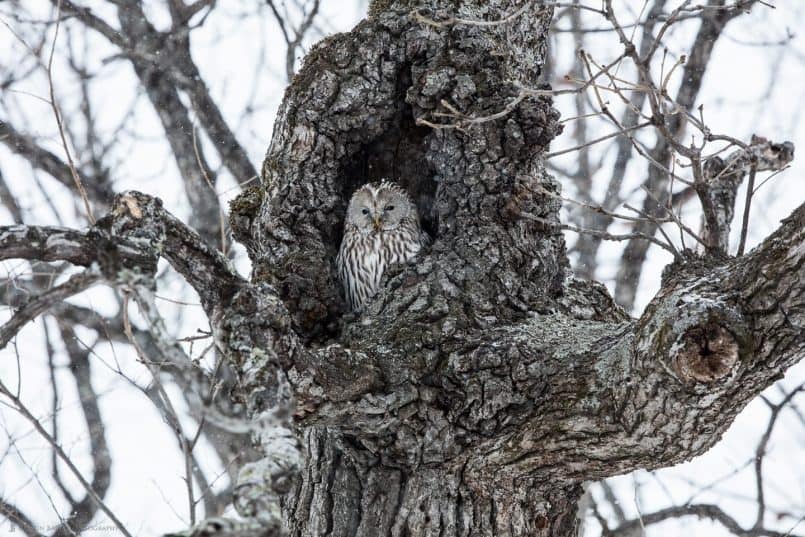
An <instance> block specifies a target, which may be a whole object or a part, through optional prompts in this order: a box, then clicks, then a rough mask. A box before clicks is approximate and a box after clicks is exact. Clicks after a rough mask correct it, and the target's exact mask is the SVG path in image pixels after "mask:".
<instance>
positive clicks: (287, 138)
mask: <svg viewBox="0 0 805 537" xmlns="http://www.w3.org/2000/svg"><path fill="white" fill-rule="evenodd" d="M430 7H431V9H423V10H420V11H419V12H418V13H419V14H420V15H421V16H420V17H417V16H414V15H413V12H412V8H411V6H410V5H408V4H406V3H401V2H397V3H391V4H383V5H381V3H375V5H374V9H373V14H374V15H373V17H371V18H370V19H368V20H366V21H364V22H363V23H361V24H360V25H359V26H358V27H357V28H356V29H355V30H353V31H352V32H350V33H348V34H341V35H337V36H334V37H332V38H329V39H327V40H325V41H324V42H323V43H321V44H320V45H319V46H317V47H316V48H314V49H313V50H312V51H311V52H310V54H309V56H308V58H307V59H306V62H305V65H304V67H303V68H302V70H301V71H300V73H299V75H297V77H296V78H295V80H294V83H293V84H292V85H291V87H290V88H289V90H288V92H287V94H286V97H285V101H284V103H283V105H282V108H281V110H280V113H279V116H278V120H277V124H276V127H275V132H274V138H273V141H272V144H271V147H270V148H269V150H268V153H267V156H266V160H265V162H264V166H263V181H264V183H263V187H262V190H261V191H257V190H255V191H252V192H250V193H248V194H247V195H246V196H244V197H242V198H241V199H240V201H239V202H236V203H235V204H234V205H233V213H234V215H233V227H235V230H236V232H237V233H238V236H239V237H240V238H242V239H243V240H244V241H245V242H246V244H247V246H248V248H249V252H250V255H251V257H252V260H253V262H254V267H255V269H254V273H253V278H254V279H255V280H256V281H268V282H271V283H272V284H273V285H274V286H276V288H277V290H278V292H279V294H280V297H281V298H282V300H283V302H284V303H285V304H286V305H287V307H288V309H289V313H290V315H291V317H292V318H293V327H294V329H295V331H296V332H297V333H298V334H299V335H300V337H301V338H302V340H303V341H305V342H306V343H307V344H308V345H310V346H313V347H316V346H319V345H323V346H325V347H324V348H331V346H338V347H339V348H341V349H349V351H348V352H350V353H354V352H360V353H361V355H362V356H364V357H368V362H369V363H372V364H373V365H374V366H375V367H376V368H378V370H379V372H380V374H379V377H374V376H372V382H369V383H366V385H367V386H371V390H370V393H361V391H360V390H356V391H355V392H353V394H352V395H353V401H352V403H351V404H348V405H338V404H337V403H335V402H332V401H330V402H324V403H322V402H321V401H317V400H310V399H306V398H305V397H304V396H302V397H300V409H299V411H298V413H297V426H298V431H299V434H301V435H302V437H303V441H302V449H303V451H304V453H305V455H306V460H307V462H306V466H305V469H304V470H303V471H302V472H301V474H300V476H299V477H298V479H297V482H296V485H295V487H294V488H293V490H292V491H291V492H290V493H289V494H288V495H287V496H286V497H285V499H284V512H285V515H286V517H287V523H288V525H289V527H290V529H291V532H292V534H293V535H299V536H307V535H322V534H328V535H360V536H367V537H368V536H374V535H388V534H391V535H489V534H495V535H570V534H572V533H573V527H574V524H575V522H574V520H575V503H576V500H577V499H578V496H579V495H580V493H581V488H580V486H579V485H580V483H581V482H582V481H583V480H585V479H594V478H600V477H605V476H608V475H613V474H617V473H622V472H626V471H629V470H632V469H635V468H641V467H650V468H654V467H659V466H666V465H669V464H674V463H677V462H680V461H683V460H686V459H688V458H690V457H692V456H694V455H696V454H699V453H701V452H703V451H704V450H706V449H707V447H709V446H711V445H712V444H713V443H714V442H715V441H716V440H717V439H718V437H719V436H720V434H721V432H723V431H724V430H725V428H726V427H727V426H728V425H729V423H730V422H731V421H732V418H733V417H734V416H735V414H736V413H737V412H738V411H739V410H740V408H742V407H743V406H744V404H745V403H746V402H747V401H748V400H749V399H750V398H751V397H753V396H754V395H756V394H757V393H758V392H759V391H760V389H762V387H764V386H766V385H768V383H769V382H771V380H772V379H773V378H775V376H776V375H778V374H779V371H781V370H782V369H781V368H783V367H785V366H787V365H790V364H791V363H793V362H794V361H795V360H796V359H798V358H800V357H801V353H802V346H803V341H802V336H801V335H800V334H799V332H798V331H797V330H796V325H797V323H796V321H793V324H791V325H786V322H789V321H785V319H786V315H788V316H789V317H788V319H789V320H790V315H791V314H790V313H785V314H783V313H781V312H782V311H786V312H791V311H796V310H797V309H798V308H801V304H802V301H801V296H800V294H801V293H794V294H793V295H788V294H785V295H776V294H775V292H773V290H771V289H765V290H764V291H763V293H762V294H763V296H764V298H763V300H764V301H773V302H774V303H776V304H778V305H779V308H778V309H775V310H774V311H773V312H770V311H768V310H763V309H762V308H760V307H759V306H756V305H752V302H751V301H752V296H754V295H753V291H750V290H748V289H747V290H742V289H740V285H741V284H742V283H745V282H748V281H755V282H757V281H758V280H757V277H756V276H758V275H759V274H763V273H768V271H773V272H775V273H776V274H777V278H776V280H777V281H780V280H782V279H786V278H790V277H791V275H792V274H794V275H795V276H793V278H794V280H792V281H790V282H789V284H790V286H786V287H785V288H787V289H792V288H797V287H798V286H801V282H800V281H799V279H800V276H799V275H798V271H799V269H800V268H801V253H798V251H797V248H798V246H797V245H798V244H800V243H801V240H802V235H801V233H799V232H797V231H796V229H797V225H798V224H797V222H799V223H800V224H801V219H802V211H800V212H799V213H798V216H795V217H793V220H792V221H791V222H790V223H789V224H788V225H787V226H786V227H785V228H784V230H785V233H787V235H786V239H785V240H783V241H782V242H783V243H785V244H787V246H786V247H783V249H782V250H781V251H778V252H777V253H776V255H774V256H773V259H774V260H775V261H774V262H773V265H774V267H776V268H772V267H771V266H761V265H762V260H763V259H764V258H765V256H764V254H757V255H756V256H752V257H750V258H748V259H747V260H740V261H739V262H736V263H735V264H734V265H726V266H722V267H715V266H708V265H707V263H705V262H703V261H694V260H690V262H689V263H687V264H683V265H682V266H680V267H677V272H676V275H677V279H676V280H674V281H673V282H669V283H668V286H666V288H665V290H664V292H663V293H662V294H661V295H660V296H659V297H658V298H657V299H656V301H655V303H654V304H653V305H652V307H651V308H649V310H648V311H647V313H646V315H645V316H644V317H643V318H642V319H641V320H639V321H632V320H630V319H629V318H628V316H626V315H625V314H624V313H623V312H622V311H620V310H619V309H618V308H617V307H616V306H615V305H614V304H613V303H612V301H611V299H610V298H609V297H608V295H606V293H605V292H602V291H601V290H600V288H598V287H597V286H596V285H594V284H585V283H582V282H580V281H576V280H568V279H566V276H565V272H564V269H565V266H566V259H565V252H564V243H563V241H562V237H561V236H560V235H559V234H558V233H557V232H556V230H555V229H554V228H552V227H551V226H546V225H539V224H536V223H535V219H534V218H532V217H533V216H537V217H539V218H540V219H542V220H546V221H548V222H551V221H558V209H559V207H558V204H557V203H556V200H555V198H553V197H548V196H544V195H539V194H537V193H536V192H538V191H539V190H540V189H546V190H548V191H550V192H557V191H558V186H557V184H556V182H555V181H554V180H553V179H552V178H551V177H550V176H549V175H547V174H546V173H545V172H544V169H543V167H542V164H541V162H540V155H541V152H542V150H543V148H545V147H546V146H547V144H548V143H549V142H550V140H551V138H553V137H554V136H555V135H556V134H557V133H558V132H559V128H558V126H557V123H556V120H557V114H556V112H555V111H554V110H553V109H552V108H551V106H550V102H549V101H547V100H539V99H526V100H524V101H523V102H522V103H520V104H519V106H517V107H515V108H514V109H513V111H512V112H511V113H510V114H508V115H505V116H503V117H501V118H499V119H496V120H494V121H483V122H473V121H471V120H468V118H479V117H487V116H490V115H492V114H495V113H497V112H499V111H501V110H504V109H506V107H507V106H508V105H509V103H510V102H512V100H514V99H515V98H516V97H517V95H518V92H517V85H516V83H519V84H524V85H532V86H533V85H535V84H536V79H537V76H538V75H539V72H540V69H541V65H542V62H543V59H544V43H545V41H544V40H545V32H546V29H547V27H548V22H549V19H550V12H549V10H541V9H540V8H539V7H538V6H536V5H535V6H534V7H533V8H531V9H530V10H527V11H526V12H525V14H524V15H523V17H521V18H518V19H514V20H513V21H510V22H509V23H508V24H505V25H493V26H479V25H471V24H456V23H455V18H462V19H470V20H500V19H502V18H504V17H505V16H506V15H508V14H509V13H512V12H514V11H515V10H516V9H517V8H518V7H519V5H518V4H516V3H515V2H507V1H498V2H472V1H466V2H461V3H458V4H456V5H451V6H449V7H448V6H443V5H440V4H438V3H433V5H430ZM440 7H443V10H440V9H439V8H440ZM423 18H427V19H428V20H427V21H425V20H423ZM445 102H446V103H447V105H445V104H444V103H445ZM444 114H447V115H448V116H449V117H447V118H445V115H444ZM422 120H426V121H428V122H429V123H437V124H438V123H443V124H445V126H443V127H442V128H430V127H428V128H426V127H423V126H422V123H423V122H422ZM457 127H458V128H457ZM382 177H390V178H391V179H392V180H395V181H398V182H400V183H402V184H403V185H404V186H405V187H406V188H407V189H408V190H409V191H410V192H411V193H412V194H413V195H414V196H415V198H416V200H417V202H418V203H419V205H420V209H421V213H422V214H423V215H424V219H425V225H426V227H427V228H428V229H429V231H431V232H432V234H433V235H434V238H435V240H434V244H433V245H432V246H431V248H430V249H429V250H428V251H426V252H425V253H424V254H423V255H422V256H421V258H420V259H419V260H418V261H417V262H416V263H415V265H414V266H409V267H402V268H400V269H399V270H398V271H396V272H394V273H393V274H391V275H390V276H389V277H388V278H387V280H386V283H385V290H384V291H383V292H382V293H381V294H380V295H379V296H378V297H377V298H376V300H375V302H374V304H372V305H371V306H370V307H369V309H368V311H367V312H366V313H365V314H364V315H363V316H362V317H361V318H359V319H358V318H354V317H352V316H349V315H346V316H345V315H344V311H345V308H344V304H343V300H342V298H341V297H340V296H339V294H338V289H339V287H338V285H337V283H336V281H335V276H334V271H333V270H332V259H333V258H334V256H335V252H336V251H337V247H338V243H339V240H340V233H341V223H342V221H343V215H344V209H345V207H346V203H347V201H348V199H349V196H350V194H351V192H352V191H353V190H354V189H355V188H357V187H358V186H359V185H360V184H362V183H364V182H368V181H375V180H378V179H380V178H382ZM257 207H259V210H255V208H257ZM779 243H780V241H778V242H777V243H776V244H779ZM769 247H770V248H771V246H769ZM786 256H788V257H786ZM786 259H788V261H784V260H786ZM786 264H788V265H789V266H785V265H786ZM703 267H704V268H703ZM711 271H720V272H719V278H717V279H714V278H713V272H711ZM747 272H748V273H751V274H752V275H753V277H752V279H749V280H747V279H744V276H746V275H747V274H746V273H747ZM739 273H740V274H739ZM719 282H721V283H719ZM770 293H771V294H770ZM784 303H785V304H784ZM783 304H784V305H783ZM759 325H764V326H766V327H767V328H769V329H770V332H768V333H767V332H765V331H764V332H763V333H764V336H763V339H764V342H762V343H761V341H760V339H758V338H757V336H756V333H755V330H756V327H757V326H759ZM772 326H773V327H774V329H773V330H772V329H771V327H772ZM786 326H788V328H786ZM771 340H774V342H773V343H772V342H771ZM764 345H765V347H764ZM769 345H771V347H769ZM772 348H774V349H775V351H774V352H773V353H772V352H771V349H772ZM343 352H347V351H343ZM290 378H291V380H292V383H295V384H297V385H300V382H301V383H303V382H304V381H301V380H300V379H301V378H302V377H301V376H299V377H298V376H296V372H295V370H292V371H291V375H290ZM320 385H321V387H322V389H324V390H325V393H327V392H328V386H327V383H326V382H321V383H320ZM310 393H312V392H311V391H310V390H308V391H307V394H310Z"/></svg>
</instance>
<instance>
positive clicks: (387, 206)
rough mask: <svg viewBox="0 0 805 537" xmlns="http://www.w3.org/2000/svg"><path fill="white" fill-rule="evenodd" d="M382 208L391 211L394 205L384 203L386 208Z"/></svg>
mask: <svg viewBox="0 0 805 537" xmlns="http://www.w3.org/2000/svg"><path fill="white" fill-rule="evenodd" d="M384 210H386V211H393V210H394V205H386V208H385V209H384Z"/></svg>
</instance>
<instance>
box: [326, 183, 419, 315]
mask: <svg viewBox="0 0 805 537" xmlns="http://www.w3.org/2000/svg"><path fill="white" fill-rule="evenodd" d="M427 242H428V236H427V234H425V233H424V232H423V231H422V230H421V228H420V227H419V215H418V214H417V210H416V206H414V204H413V202H412V201H411V199H410V198H409V197H408V194H407V193H406V192H405V191H404V190H403V189H402V188H400V187H399V186H397V185H395V184H394V183H390V182H388V181H383V182H380V183H371V184H366V185H363V186H362V187H361V188H359V189H358V190H356V191H355V193H354V194H353V195H352V199H350V200H349V206H348V207H347V216H346V221H345V223H344V239H343V240H342V241H341V248H340V249H339V250H338V257H336V268H337V270H338V277H339V279H340V280H341V284H342V285H343V286H344V295H345V296H346V299H347V303H348V304H349V307H350V308H351V309H352V311H355V312H358V311H361V310H362V309H363V307H364V306H365V305H366V304H367V303H368V302H369V300H371V298H372V297H373V296H374V295H375V293H376V292H377V290H378V287H380V279H381V278H382V276H383V272H385V270H386V268H387V267H389V266H390V265H393V264H395V263H405V262H407V261H410V260H411V259H413V258H414V256H416V254H417V253H418V252H419V250H420V249H421V248H422V247H423V246H425V245H426V244H427Z"/></svg>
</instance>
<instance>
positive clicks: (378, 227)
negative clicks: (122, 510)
mask: <svg viewBox="0 0 805 537" xmlns="http://www.w3.org/2000/svg"><path fill="white" fill-rule="evenodd" d="M372 221H373V222H374V225H375V231H380V230H381V229H382V228H383V222H381V220H380V216H379V215H375V216H374V217H372Z"/></svg>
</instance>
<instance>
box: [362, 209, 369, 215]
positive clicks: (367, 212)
mask: <svg viewBox="0 0 805 537" xmlns="http://www.w3.org/2000/svg"><path fill="white" fill-rule="evenodd" d="M361 212H362V213H363V214H369V209H364V210H362V211H361Z"/></svg>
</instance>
